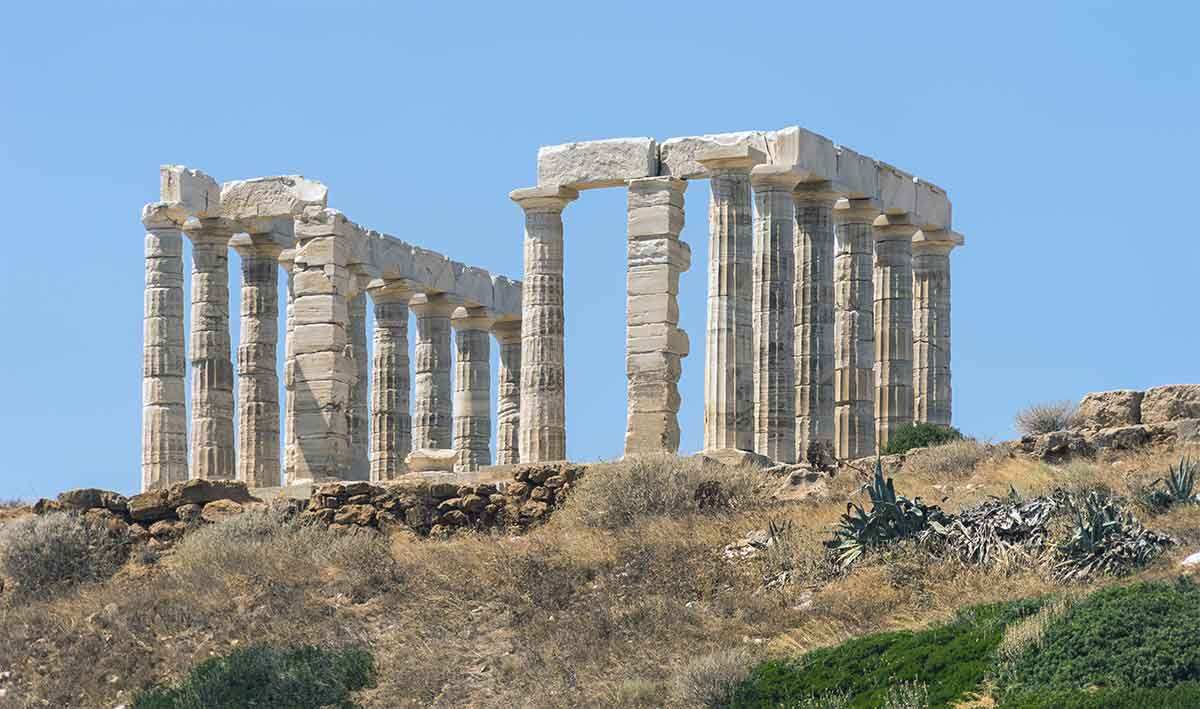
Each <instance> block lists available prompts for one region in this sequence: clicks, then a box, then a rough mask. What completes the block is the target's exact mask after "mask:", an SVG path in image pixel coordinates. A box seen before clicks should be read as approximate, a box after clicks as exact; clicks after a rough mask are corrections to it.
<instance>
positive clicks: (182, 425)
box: [142, 203, 188, 490]
mask: <svg viewBox="0 0 1200 709" xmlns="http://www.w3.org/2000/svg"><path fill="white" fill-rule="evenodd" d="M142 223H143V224H144V225H145V227H146V292H145V319H144V320H143V324H142V338H143V339H142V490H153V489H157V488H162V487H166V486H168V485H170V484H172V483H177V482H182V481H184V480H187V478H188V448H187V412H186V410H185V404H184V388H183V387H184V384H183V378H184V375H185V364H184V349H183V235H182V233H181V231H180V229H179V226H178V225H177V224H176V223H175V222H174V221H173V220H172V219H170V218H169V217H168V215H167V208H166V206H165V205H163V204H161V203H157V204H148V205H146V207H145V208H144V209H143V210H142Z"/></svg>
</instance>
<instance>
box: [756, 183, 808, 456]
mask: <svg viewBox="0 0 1200 709" xmlns="http://www.w3.org/2000/svg"><path fill="white" fill-rule="evenodd" d="M798 181H799V177H797V176H796V174H795V172H793V171H792V170H791V169H790V168H788V167H785V166H780V165H759V166H758V167H756V168H754V170H753V171H752V172H751V173H750V183H751V185H752V186H753V187H754V208H755V216H754V255H753V262H752V263H753V266H752V273H753V279H754V289H753V290H754V302H753V307H752V317H753V323H754V356H753V360H752V361H753V369H752V372H753V375H754V450H755V452H757V453H759V454H760V455H765V456H766V457H768V458H770V459H771V460H777V461H780V462H784V463H792V462H795V460H796V399H795V396H796V389H795V379H796V377H795V367H796V362H795V349H794V345H793V338H794V337H795V331H794V328H795V323H794V318H795V301H794V300H793V299H794V297H795V293H794V292H793V284H794V283H795V266H794V265H793V260H794V258H795V253H794V247H793V234H794V231H795V224H796V220H795V213H794V212H795V210H794V206H793V204H792V190H793V188H795V186H796V183H797V182H798Z"/></svg>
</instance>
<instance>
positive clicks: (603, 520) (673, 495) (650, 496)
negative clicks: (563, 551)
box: [555, 455, 767, 529]
mask: <svg viewBox="0 0 1200 709" xmlns="http://www.w3.org/2000/svg"><path fill="white" fill-rule="evenodd" d="M766 482H767V480H766V478H765V476H764V475H763V473H762V471H761V470H759V469H758V468H755V467H752V466H741V467H732V468H731V467H726V466H722V465H714V464H712V463H706V462H704V461H703V460H701V459H699V458H681V457H677V456H674V455H644V456H635V457H630V458H626V459H625V460H621V461H619V462H612V463H604V464H600V465H596V466H594V467H592V468H591V469H590V470H588V474H587V475H585V476H583V477H582V478H581V479H580V480H579V481H578V482H577V483H576V484H575V486H574V487H573V488H572V489H571V493H570V495H568V496H567V501H566V502H565V503H564V507H563V510H562V511H561V512H560V513H558V514H557V515H556V516H555V518H556V519H557V518H559V517H562V518H565V519H568V520H573V521H575V522H577V523H579V524H582V525H584V526H587V527H597V528H604V529H618V528H620V527H624V526H627V525H629V524H632V523H633V522H635V521H636V520H638V519H640V518H644V517H651V516H682V515H686V514H693V513H697V512H723V511H729V510H733V509H742V508H746V507H749V506H752V505H754V504H756V503H757V501H758V500H759V499H765V495H762V494H761V490H760V488H761V487H762V486H763V485H765V484H766Z"/></svg>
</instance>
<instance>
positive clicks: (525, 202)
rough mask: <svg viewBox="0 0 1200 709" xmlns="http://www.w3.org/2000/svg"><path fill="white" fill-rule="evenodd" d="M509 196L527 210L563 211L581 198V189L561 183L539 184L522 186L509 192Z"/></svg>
mask: <svg viewBox="0 0 1200 709" xmlns="http://www.w3.org/2000/svg"><path fill="white" fill-rule="evenodd" d="M508 198H509V199H511V200H512V201H514V202H516V203H517V204H518V205H520V207H521V209H524V210H525V211H527V212H528V211H553V212H561V211H562V210H563V209H564V208H566V206H567V205H568V204H570V203H571V202H573V201H574V200H576V199H578V198H579V191H578V190H575V189H572V188H570V187H563V186H561V185H538V186H537V187H522V188H521V189H516V190H513V191H512V192H509V193H508Z"/></svg>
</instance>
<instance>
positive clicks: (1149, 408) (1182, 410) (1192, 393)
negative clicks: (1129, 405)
mask: <svg viewBox="0 0 1200 709" xmlns="http://www.w3.org/2000/svg"><path fill="white" fill-rule="evenodd" d="M1197 418H1200V384H1174V385H1171V386H1161V387H1154V388H1153V389H1147V390H1146V393H1145V395H1143V397H1142V423H1166V422H1168V421H1176V420H1179V419H1197Z"/></svg>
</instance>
